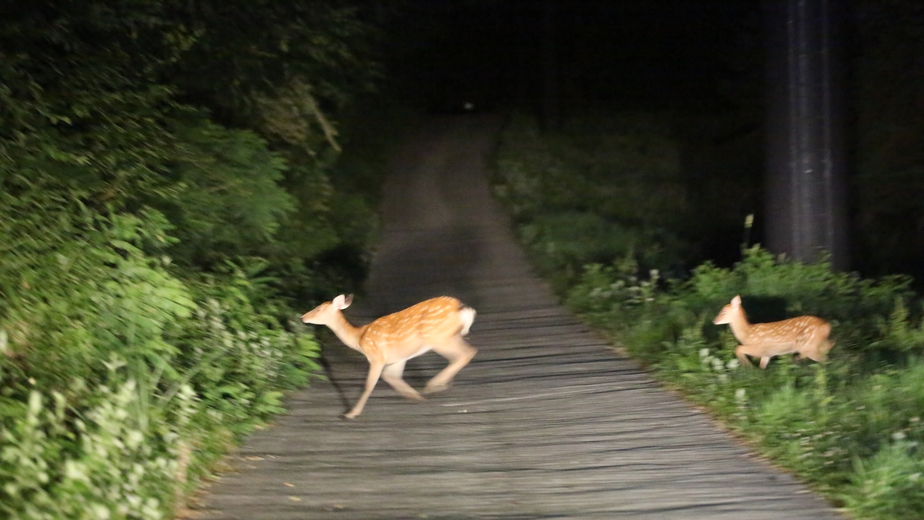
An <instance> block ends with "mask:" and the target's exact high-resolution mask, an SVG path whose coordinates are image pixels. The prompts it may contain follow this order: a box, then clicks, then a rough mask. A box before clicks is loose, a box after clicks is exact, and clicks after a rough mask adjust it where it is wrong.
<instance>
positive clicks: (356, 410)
mask: <svg viewBox="0 0 924 520" xmlns="http://www.w3.org/2000/svg"><path fill="white" fill-rule="evenodd" d="M384 368H385V363H382V362H375V363H369V374H368V375H366V389H365V391H363V395H361V396H360V397H359V401H357V402H356V405H355V406H354V407H353V409H352V410H350V413H348V414H346V415H344V417H346V418H347V419H352V418H354V417H356V416H357V415H359V414H361V413H362V412H363V407H365V406H366V400H367V399H369V394H371V393H372V389H373V388H375V384H376V383H378V382H379V377H381V375H382V370H383V369H384Z"/></svg>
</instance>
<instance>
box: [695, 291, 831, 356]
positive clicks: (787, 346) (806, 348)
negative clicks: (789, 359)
mask: <svg viewBox="0 0 924 520" xmlns="http://www.w3.org/2000/svg"><path fill="white" fill-rule="evenodd" d="M712 323H714V324H716V325H725V324H728V325H729V326H730V327H731V330H732V334H734V335H735V339H737V340H738V342H739V343H741V344H740V345H738V347H737V348H735V355H736V356H738V362H739V363H740V364H741V365H746V366H753V365H751V362H750V361H749V360H748V356H752V357H758V358H760V368H767V364H768V363H770V358H771V357H773V356H781V355H783V354H797V355H798V356H799V357H800V358H803V357H807V358H809V359H812V360H814V361H824V360H825V359H827V354H828V351H830V350H831V347H833V346H834V343H833V342H832V341H829V340H828V335H829V334H830V333H831V324H829V323H828V322H827V321H825V320H823V319H821V318H819V317H817V316H798V317H796V318H790V319H788V320H783V321H774V322H770V323H754V324H751V323H748V318H747V315H746V314H745V313H744V307H742V305H741V297H740V296H735V297H734V298H732V301H731V303H729V304H728V305H726V306H725V307H723V308H722V311H721V312H719V314H718V316H716V317H715V319H714V320H712Z"/></svg>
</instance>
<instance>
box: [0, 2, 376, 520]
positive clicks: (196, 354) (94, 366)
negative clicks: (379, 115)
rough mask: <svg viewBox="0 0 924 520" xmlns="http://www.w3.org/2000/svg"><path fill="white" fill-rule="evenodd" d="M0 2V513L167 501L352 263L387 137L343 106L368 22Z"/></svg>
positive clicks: (353, 85)
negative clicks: (311, 305)
mask: <svg viewBox="0 0 924 520" xmlns="http://www.w3.org/2000/svg"><path fill="white" fill-rule="evenodd" d="M3 12H4V16H3V19H2V21H0V63H2V65H0V106H2V107H3V109H2V110H0V517H2V518H9V519H34V520H37V519H65V518H66V519H74V520H77V519H128V518H130V519H161V518H171V517H173V516H174V514H175V512H176V511H178V510H181V509H182V507H183V505H184V502H185V499H186V496H187V494H188V493H189V492H190V490H192V489H194V488H195V486H196V485H197V483H198V482H199V481H200V479H202V478H203V477H205V476H207V475H208V474H209V471H210V469H211V468H212V466H213V464H214V463H215V461H216V460H217V459H218V458H219V457H220V456H221V455H222V454H224V453H225V452H227V451H228V450H229V449H231V448H232V447H233V446H234V444H235V443H236V442H237V441H238V440H239V438H240V437H241V436H242V435H244V434H246V433H248V432H250V431H252V430H253V429H254V428H258V427H260V425H261V424H262V423H263V422H264V421H266V420H268V419H269V418H270V417H271V416H272V415H273V414H275V413H278V412H280V411H282V400H281V399H282V397H283V392H284V391H286V390H289V389H293V388H295V387H298V386H303V385H304V384H306V382H308V381H309V379H310V377H311V376H312V374H314V373H315V372H316V370H317V366H316V364H315V360H316V357H317V355H318V349H319V347H318V344H317V343H316V341H315V339H314V338H313V337H312V336H311V335H310V334H308V333H307V332H306V331H305V328H304V327H302V326H301V324H300V323H298V324H297V323H294V322H293V319H294V318H296V317H297V316H298V314H299V311H300V310H303V309H304V304H305V302H306V301H307V300H314V299H315V298H316V297H317V296H318V295H324V296H327V295H329V294H332V293H334V291H344V290H350V289H351V288H353V287H355V286H357V284H358V283H359V282H360V280H361V279H362V277H363V274H364V270H365V266H366V262H367V259H368V257H369V247H370V239H371V237H372V236H373V235H374V233H375V231H376V228H377V221H376V216H375V212H374V207H375V197H376V196H377V195H376V193H377V191H378V181H379V179H380V177H381V173H382V166H381V164H382V163H383V161H382V156H381V154H380V152H381V150H382V146H386V145H387V143H386V142H385V141H386V140H384V139H382V138H378V137H377V136H388V135H394V132H393V131H392V130H391V129H388V130H385V129H383V128H382V127H381V125H379V124H378V123H377V122H376V120H375V119H374V118H371V117H367V118H364V119H363V120H362V121H358V120H356V118H355V116H354V114H356V113H358V112H359V111H360V110H362V109H365V108H367V106H366V104H367V99H368V94H369V93H370V92H371V89H372V88H373V87H374V85H375V83H376V81H377V80H378V77H379V70H380V69H379V67H378V65H377V62H376V59H377V58H376V56H375V54H374V53H373V52H372V48H373V46H374V44H373V42H374V41H375V38H376V28H375V20H374V19H371V18H370V17H361V16H360V15H359V14H358V12H357V10H356V9H354V8H352V7H351V6H350V3H349V2H288V3H284V4H281V3H272V2H255V3H251V4H247V5H244V4H241V3H238V4H235V7H234V9H231V10H228V9H224V4H223V3H222V2H209V1H206V2H197V3H195V4H188V5H187V4H183V5H180V4H177V3H173V2H166V1H152V2H140V3H139V2H130V3H125V2H113V1H109V0H92V1H89V2H76V3H74V2H72V3H68V2H54V1H39V2H27V3H22V2H4V8H3ZM354 121H355V123H354ZM360 140H362V142H361V145H359V144H358V143H359V142H360ZM379 145H381V146H379Z"/></svg>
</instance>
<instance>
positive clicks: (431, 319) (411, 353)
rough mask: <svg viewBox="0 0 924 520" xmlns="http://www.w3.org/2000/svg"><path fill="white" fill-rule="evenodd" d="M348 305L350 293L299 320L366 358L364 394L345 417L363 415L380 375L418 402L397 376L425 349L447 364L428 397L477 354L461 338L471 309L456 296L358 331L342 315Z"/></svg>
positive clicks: (471, 317)
mask: <svg viewBox="0 0 924 520" xmlns="http://www.w3.org/2000/svg"><path fill="white" fill-rule="evenodd" d="M351 303H353V295H348V296H344V295H342V294H341V295H340V296H337V297H336V298H334V299H333V301H329V302H326V303H322V304H321V305H319V306H318V307H317V308H315V309H314V310H312V311H310V312H307V313H305V315H303V316H302V321H303V322H305V323H310V324H313V325H326V326H327V327H329V328H330V329H331V330H332V331H334V334H336V335H337V337H338V338H340V341H342V342H343V343H344V345H346V346H348V347H350V348H351V349H353V350H358V351H360V352H362V353H363V354H364V355H365V356H366V359H368V360H369V374H368V375H367V376H366V388H365V391H364V392H363V394H362V396H360V398H359V401H357V402H356V405H355V406H354V407H353V409H352V410H350V412H349V413H347V414H346V415H345V417H346V418H347V419H352V418H354V417H356V416H357V415H359V414H360V413H362V411H363V407H364V406H365V405H366V400H367V399H369V394H371V393H372V389H373V388H375V384H376V383H378V381H379V377H381V378H382V379H384V380H385V382H386V383H388V384H389V385H391V386H392V388H394V389H395V390H397V391H398V393H400V394H401V395H403V396H404V397H407V398H408V399H414V400H417V401H423V400H424V398H423V397H422V396H421V395H420V394H419V393H418V392H417V390H414V389H413V388H411V386H410V385H409V384H407V383H406V382H405V381H404V379H402V377H401V375H402V374H403V373H404V364H405V363H406V362H407V360H409V359H411V358H414V357H417V356H419V355H421V354H423V353H425V352H428V351H430V350H433V351H434V352H436V353H437V354H439V355H441V356H443V357H444V358H446V359H448V360H449V365H448V366H447V367H446V368H444V369H443V371H442V372H440V373H439V374H437V375H436V376H434V377H433V379H431V380H430V381H429V382H428V383H427V386H426V387H425V389H424V393H432V392H439V391H442V390H445V389H446V388H447V387H448V386H449V382H450V381H452V378H453V377H455V375H456V374H457V373H458V372H459V370H462V367H464V366H465V365H467V364H468V362H469V361H471V359H472V358H473V357H474V356H475V353H476V352H478V351H477V350H476V349H475V348H474V347H472V346H471V345H469V344H468V343H467V342H466V341H465V340H464V339H463V338H462V336H465V335H467V334H468V331H469V329H470V328H471V326H472V323H473V322H474V321H475V309H473V308H471V307H468V306H466V305H463V304H462V302H460V301H459V300H457V299H456V298H452V297H450V296H440V297H438V298H433V299H430V300H426V301H422V302H420V303H418V304H416V305H413V306H411V307H408V308H407V309H404V310H403V311H399V312H396V313H394V314H389V315H387V316H382V317H381V318H378V319H377V320H375V321H373V322H372V323H370V324H368V325H363V326H362V327H354V326H353V325H351V324H350V322H348V321H347V319H346V317H344V315H343V313H342V312H341V311H342V310H343V309H346V308H347V307H349V306H350V304H351Z"/></svg>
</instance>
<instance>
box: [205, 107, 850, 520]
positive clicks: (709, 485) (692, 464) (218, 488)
mask: <svg viewBox="0 0 924 520" xmlns="http://www.w3.org/2000/svg"><path fill="white" fill-rule="evenodd" d="M499 128H500V121H499V120H498V119H496V118H492V117H489V116H462V117H456V118H447V119H442V120H434V121H433V122H432V123H431V124H430V125H429V126H428V127H427V128H425V129H423V130H422V131H421V132H420V134H419V136H417V138H416V139H414V140H412V141H411V142H410V143H409V146H408V147H407V148H406V149H405V150H404V151H403V153H401V154H400V155H399V157H398V158H397V160H396V161H395V168H394V174H393V175H392V176H391V177H390V178H389V180H388V182H387V185H386V190H385V197H384V203H383V208H382V212H383V217H384V223H385V226H384V231H383V234H382V238H381V243H380V245H379V249H378V252H377V254H376V257H375V259H374V262H373V270H372V273H371V276H370V280H369V283H368V294H365V295H360V296H357V300H356V303H355V304H354V308H350V309H349V310H348V311H347V314H348V315H349V316H351V318H352V319H353V320H354V322H356V323H366V322H368V321H370V320H371V319H373V318H375V317H377V316H379V315H381V314H384V313H387V312H392V311H396V310H400V309H402V308H404V307H406V306H408V305H410V304H412V303H415V302H417V301H419V300H422V299H425V298H428V297H431V296H435V295H440V294H450V295H454V296H457V297H459V298H461V299H462V300H463V301H465V302H466V303H468V304H469V305H471V306H473V307H475V308H476V309H477V310H478V317H477V319H476V320H475V325H474V327H473V328H472V334H471V336H470V337H469V339H470V342H471V343H472V344H473V345H475V346H476V347H478V348H479V353H478V356H476V358H475V359H474V361H473V362H472V363H471V364H470V365H469V366H468V367H466V368H465V369H464V370H463V371H462V372H461V373H460V374H459V376H458V377H457V378H456V381H455V383H454V385H453V386H452V387H451V388H450V389H449V390H448V391H447V392H445V393H442V394H437V395H436V396H434V397H432V399H431V401H430V402H428V403H423V404H420V403H415V402H411V401H408V400H405V399H403V398H401V397H399V396H398V395H397V394H396V393H395V392H394V391H393V390H392V389H391V388H390V387H388V386H387V385H386V384H384V383H382V382H380V383H379V385H378V387H377V388H376V390H375V392H373V394H372V397H371V399H370V400H369V402H368V404H367V405H366V409H365V411H364V412H363V414H362V415H361V416H360V417H359V418H357V419H355V420H353V421H344V420H342V419H341V418H340V416H341V414H342V413H344V412H345V411H346V410H347V409H348V406H349V404H351V403H352V402H354V401H355V399H356V398H357V397H358V395H359V393H360V392H361V388H362V381H363V379H364V377H365V373H366V367H367V365H366V363H365V360H364V359H363V358H362V357H361V356H360V355H359V354H358V353H356V352H354V351H351V350H349V349H347V348H346V347H342V346H338V347H337V348H328V349H326V351H325V357H326V358H327V359H328V361H329V363H330V365H331V367H332V374H333V382H315V383H314V384H313V385H312V386H311V387H310V388H309V389H307V390H305V391H302V392H299V393H297V394H295V395H293V396H292V398H291V400H290V402H289V406H290V409H291V413H290V414H289V415H287V416H284V417H281V418H280V419H279V421H278V423H277V424H276V425H274V426H273V427H272V428H269V429H267V430H265V431H261V432H258V433H257V434H255V435H254V436H253V437H252V438H251V439H250V440H249V441H248V442H247V444H246V445H245V446H244V447H243V449H242V451H241V452H240V454H239V457H237V458H236V459H235V461H234V465H235V471H233V472H230V473H229V474H227V475H225V476H224V477H222V478H221V479H219V480H218V481H217V482H216V483H215V484H214V485H213V486H212V487H211V489H210V490H209V492H208V494H207V496H206V497H205V499H204V501H203V503H202V504H201V506H200V508H201V509H200V510H199V511H198V512H197V514H196V515H195V517H196V518H199V519H202V520H232V519H235V520H264V519H266V520H270V519H273V520H286V519H293V520H294V519H355V520H372V519H398V518H400V519H422V518H427V519H489V518H491V519H533V518H536V519H539V518H587V519H614V518H627V519H634V518H640V519H655V518H657V519H684V520H690V519H712V520H714V519H734V520H759V519H773V520H781V519H831V520H834V519H838V518H842V517H841V516H840V515H838V514H836V513H835V512H834V511H833V510H832V509H831V508H830V507H829V505H828V504H827V503H826V502H824V501H823V500H822V499H820V498H818V497H817V496H815V495H813V494H811V493H809V492H808V491H807V490H806V489H805V488H804V487H803V486H801V485H799V484H798V483H797V482H795V481H794V479H793V478H791V477H790V476H789V475H787V474H785V473H783V472H780V471H778V470H775V469H773V468H771V467H769V466H768V465H767V464H765V463H763V462H761V461H759V460H757V459H756V458H755V457H754V456H753V455H752V454H751V453H749V452H748V450H747V449H745V448H744V447H742V446H741V445H740V444H739V443H737V442H735V441H734V440H733V439H731V438H730V437H729V436H728V435H726V434H725V433H723V432H722V431H721V430H720V429H719V428H717V427H716V425H715V424H714V423H713V422H712V421H711V420H710V419H709V418H708V417H706V416H705V415H703V414H702V413H700V412H698V411H696V410H695V409H693V408H692V407H691V406H689V405H688V404H687V403H685V402H684V401H682V400H680V399H678V398H677V397H676V396H674V395H672V394H670V393H668V392H666V391H664V390H662V389H661V388H659V386H658V385H657V384H656V383H655V382H654V381H653V380H652V379H651V378H650V377H649V376H648V375H647V374H646V373H644V372H642V371H641V370H639V368H638V366H637V365H636V364H635V363H634V362H632V361H631V360H628V359H625V358H622V357H619V356H617V355H616V354H614V352H613V351H612V349H610V348H609V347H608V346H607V345H606V343H605V342H604V341H603V340H602V339H600V338H599V337H597V336H596V335H595V334H593V333H592V332H590V331H588V330H587V329H586V328H585V327H584V326H582V325H581V324H580V323H579V322H578V321H576V320H575V319H574V318H573V317H571V316H570V315H569V314H568V313H567V312H566V311H565V310H563V309H562V308H561V307H560V306H558V305H557V304H556V301H555V299H554V297H553V296H552V294H551V292H550V291H549V289H548V288H547V287H546V286H545V285H544V284H543V283H542V282H541V281H540V280H538V278H537V277H535V276H534V275H533V273H532V272H531V270H530V267H529V265H528V264H527V262H526V260H525V258H524V256H523V254H522V252H521V251H520V250H519V248H518V247H517V246H516V244H515V241H514V239H513V236H512V234H511V232H510V229H509V224H508V221H507V219H506V217H505V216H504V214H503V213H502V211H501V209H500V208H499V207H498V206H497V204H496V203H495V202H494V201H493V200H492V198H491V195H490V189H489V187H488V183H487V180H486V177H485V158H486V155H487V153H489V152H490V150H491V147H492V146H493V143H494V142H495V139H496V136H497V132H498V130H499ZM331 296H335V295H331ZM305 310H308V309H305ZM444 364H445V363H444V361H443V359H442V358H440V357H439V356H437V355H436V354H432V353H431V354H426V355H425V356H422V357H420V358H416V359H414V360H412V361H411V362H409V363H408V368H407V370H406V380H407V381H408V382H409V383H410V384H411V385H413V386H415V387H416V388H421V387H422V386H423V384H424V383H425V382H426V380H427V379H428V378H429V377H431V376H432V375H434V374H435V373H436V372H437V371H438V370H439V369H440V368H441V367H442V366H443V365H444Z"/></svg>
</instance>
